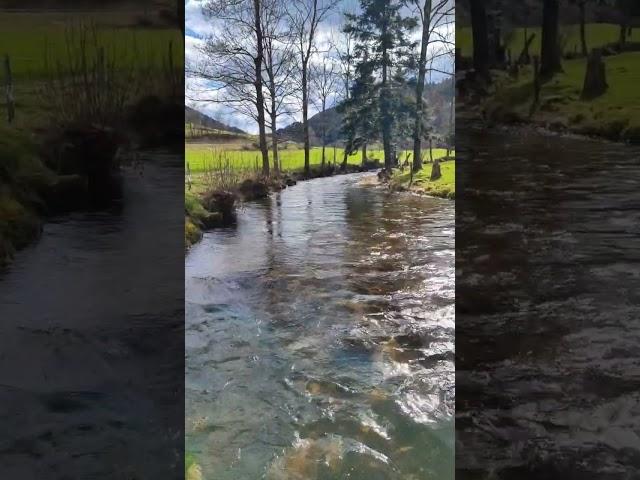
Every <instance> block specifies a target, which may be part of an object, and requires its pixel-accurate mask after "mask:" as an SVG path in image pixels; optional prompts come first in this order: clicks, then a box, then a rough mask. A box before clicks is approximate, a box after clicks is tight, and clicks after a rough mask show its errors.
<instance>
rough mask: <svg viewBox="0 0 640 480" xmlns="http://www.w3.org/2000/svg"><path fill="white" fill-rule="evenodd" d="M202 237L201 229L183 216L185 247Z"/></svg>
mask: <svg viewBox="0 0 640 480" xmlns="http://www.w3.org/2000/svg"><path fill="white" fill-rule="evenodd" d="M201 238H202V231H201V230H200V227H198V225H196V224H195V223H194V221H193V220H192V219H191V218H190V217H188V216H185V217H184V245H185V248H189V247H191V246H192V245H193V244H194V243H197V242H198V241H199V240H200V239H201Z"/></svg>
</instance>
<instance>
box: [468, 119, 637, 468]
mask: <svg viewBox="0 0 640 480" xmlns="http://www.w3.org/2000/svg"><path fill="white" fill-rule="evenodd" d="M458 131H459V132H462V133H461V134H459V135H458V136H457V137H456V142H457V146H458V151H459V156H458V158H459V162H463V163H464V167H461V168H459V169H458V181H459V183H458V190H459V191H461V194H462V195H463V197H464V200H463V202H462V205H463V207H464V208H460V209H459V210H458V212H457V218H456V234H457V242H458V243H457V248H456V301H457V303H456V342H457V345H458V352H459V355H458V356H457V358H456V367H457V369H458V370H457V374H456V389H457V392H458V398H459V400H460V399H462V398H464V399H468V401H464V402H463V401H460V402H459V403H458V405H457V406H456V430H457V439H458V442H459V443H458V444H457V448H456V469H457V470H458V471H457V476H458V477H459V478H461V479H484V478H493V479H514V480H515V479H517V480H523V479H524V480H526V479H539V478H567V479H574V478H575V479H581V480H591V479H594V480H595V479H599V480H601V479H607V480H613V479H616V480H617V479H632V478H638V472H639V471H640V436H639V434H640V370H639V365H640V350H639V349H638V345H639V343H640V323H639V322H638V317H639V316H640V270H639V268H638V264H639V263H640V149H638V148H634V147H630V146H625V145H620V144H611V143H606V142H597V141H589V140H585V139H581V138H567V137H560V136H557V135H545V134H540V133H536V132H533V131H530V130H524V131H519V130H513V131H511V130H507V131H485V130H476V129H473V128H467V127H466V126H465V127H463V128H459V130H458ZM476 186H481V188H476Z"/></svg>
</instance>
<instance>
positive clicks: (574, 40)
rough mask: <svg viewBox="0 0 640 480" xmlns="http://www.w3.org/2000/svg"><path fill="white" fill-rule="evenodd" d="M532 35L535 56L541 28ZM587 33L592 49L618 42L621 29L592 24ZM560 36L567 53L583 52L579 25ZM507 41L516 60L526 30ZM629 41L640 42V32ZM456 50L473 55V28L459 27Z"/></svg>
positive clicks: (517, 31) (564, 29)
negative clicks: (533, 36)
mask: <svg viewBox="0 0 640 480" xmlns="http://www.w3.org/2000/svg"><path fill="white" fill-rule="evenodd" d="M532 33H535V34H536V36H535V38H534V39H533V42H532V44H531V48H530V50H529V53H530V54H532V55H533V54H537V53H539V52H540V40H541V37H542V35H541V28H539V27H538V28H528V29H527V35H529V36H530V35H531V34H532ZM586 33H587V47H588V48H589V49H591V48H594V47H601V46H603V45H606V44H609V43H614V42H616V41H618V38H619V36H620V27H619V26H618V25H614V24H610V23H590V24H587V26H586ZM560 34H561V35H562V36H563V41H564V42H565V44H564V45H565V46H564V52H565V53H569V52H580V51H581V46H580V26H579V25H563V26H561V27H560ZM507 40H508V41H507V45H506V47H507V49H511V54H512V56H513V57H514V59H515V57H517V56H518V55H520V52H521V51H522V48H523V47H524V28H515V29H514V30H513V33H512V34H511V35H510V36H509V38H508V39H507ZM628 40H629V41H640V31H638V29H633V34H632V36H631V37H629V38H628ZM456 48H460V50H461V53H462V55H463V56H465V57H471V56H472V55H473V39H472V34H471V27H458V28H457V29H456Z"/></svg>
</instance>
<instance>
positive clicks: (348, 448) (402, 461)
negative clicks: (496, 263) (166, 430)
mask: <svg viewBox="0 0 640 480" xmlns="http://www.w3.org/2000/svg"><path fill="white" fill-rule="evenodd" d="M369 175H370V174H362V175H360V174H358V175H346V176H337V177H331V178H323V179H317V180H312V181H308V182H303V183H300V184H298V185H296V186H294V187H291V188H288V189H286V190H284V191H282V192H280V193H276V194H274V195H273V196H272V197H271V198H269V199H268V200H265V201H264V202H262V203H250V204H246V205H245V206H244V208H243V209H242V211H241V212H240V214H239V218H238V224H237V226H235V227H232V228H226V229H219V230H214V231H211V232H209V233H206V234H205V236H204V238H203V240H202V241H201V242H200V243H199V244H197V245H196V246H195V247H194V248H193V249H192V250H191V252H190V253H189V255H188V256H187V259H186V293H185V295H186V333H185V335H186V336H185V341H186V380H185V381H186V393H185V395H186V415H185V417H186V418H185V422H186V425H185V430H186V436H187V437H186V438H187V440H186V447H187V451H188V452H190V453H191V454H193V456H194V457H195V459H196V461H197V462H198V463H199V464H200V465H201V467H202V472H203V474H204V478H205V479H209V478H211V479H216V480H226V479H229V480H231V479H233V480H255V479H260V478H266V479H287V480H303V479H304V480H314V479H336V480H337V479H346V478H350V479H367V480H374V479H381V480H382V479H384V480H393V479H403V480H410V479H416V480H417V479H420V480H422V479H431V478H433V479H443V480H444V479H447V478H453V457H454V438H453V405H454V401H455V393H454V384H453V382H454V204H453V202H450V201H448V200H441V199H435V198H425V197H417V196H414V195H410V194H397V193H389V192H387V191H385V190H383V189H380V188H377V187H373V186H370V185H369V186H366V185H363V183H364V182H363V179H365V178H367V176H369Z"/></svg>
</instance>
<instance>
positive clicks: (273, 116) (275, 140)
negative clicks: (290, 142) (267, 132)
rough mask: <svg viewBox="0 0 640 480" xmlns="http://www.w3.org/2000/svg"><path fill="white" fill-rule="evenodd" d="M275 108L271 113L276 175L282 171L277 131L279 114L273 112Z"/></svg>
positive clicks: (272, 146) (272, 147)
mask: <svg viewBox="0 0 640 480" xmlns="http://www.w3.org/2000/svg"><path fill="white" fill-rule="evenodd" d="M273 112H275V110H272V113H271V150H272V151H273V171H274V172H276V175H277V174H279V173H280V158H279V156H278V133H277V130H278V129H277V126H276V124H277V121H278V115H277V114H275V113H273Z"/></svg>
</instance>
